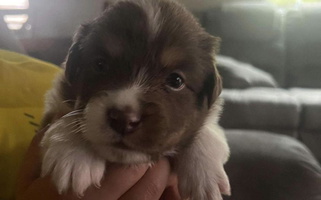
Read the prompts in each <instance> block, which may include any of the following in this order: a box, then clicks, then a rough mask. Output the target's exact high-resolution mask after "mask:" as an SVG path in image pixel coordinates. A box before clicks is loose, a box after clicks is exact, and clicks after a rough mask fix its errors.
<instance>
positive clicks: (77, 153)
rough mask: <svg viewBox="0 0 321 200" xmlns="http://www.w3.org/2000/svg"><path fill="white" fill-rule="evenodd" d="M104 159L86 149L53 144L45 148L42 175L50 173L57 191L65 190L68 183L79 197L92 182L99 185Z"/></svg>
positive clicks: (102, 173) (67, 187)
mask: <svg viewBox="0 0 321 200" xmlns="http://www.w3.org/2000/svg"><path fill="white" fill-rule="evenodd" d="M104 170H105V161H104V160H102V159H100V158H98V157H96V156H94V155H93V154H92V153H91V152H88V151H87V150H86V149H82V148H79V147H78V148H77V147H73V146H69V145H65V144H62V145H55V146H51V147H49V148H48V149H47V151H46V152H45V154H44V158H43V163H42V176H46V175H48V174H50V173H51V176H52V180H53V182H54V184H55V185H56V187H57V189H58V192H59V193H60V194H61V193H63V192H66V191H67V190H68V189H69V188H70V185H71V186H72V190H73V192H75V193H76V194H77V195H78V196H79V197H81V196H83V194H84V192H85V190H86V189H87V188H88V187H89V186H91V185H92V184H93V185H95V186H96V187H99V186H100V181H101V179H102V177H103V175H104Z"/></svg>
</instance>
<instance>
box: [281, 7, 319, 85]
mask: <svg viewBox="0 0 321 200" xmlns="http://www.w3.org/2000/svg"><path fill="white" fill-rule="evenodd" d="M286 19H287V20H286V29H285V39H286V46H287V60H286V66H287V71H288V77H287V82H288V85H287V86H288V87H308V88H321V79H320V74H321V56H320V52H321V23H320V19H321V4H313V5H311V6H303V7H302V8H300V9H298V10H293V11H291V12H288V14H287V17H286Z"/></svg>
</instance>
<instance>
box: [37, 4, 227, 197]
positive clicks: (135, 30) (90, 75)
mask: <svg viewBox="0 0 321 200" xmlns="http://www.w3.org/2000/svg"><path fill="white" fill-rule="evenodd" d="M217 43H218V40H217V38H214V37H212V36H210V35H209V34H208V33H206V32H205V31H204V29H203V28H201V26H200V25H199V23H198V22H197V21H196V20H195V19H194V17H193V16H192V15H191V14H190V13H189V12H188V11H187V10H185V9H184V8H182V7H181V6H180V5H178V4H177V3H175V2H173V1H170V0H127V1H118V2H117V3H115V4H113V5H111V6H109V7H108V8H107V9H106V10H105V12H104V13H103V14H102V15H101V16H100V17H98V18H96V19H95V20H94V21H92V22H90V23H88V24H86V25H83V26H81V27H80V28H79V30H78V31H77V33H76V35H75V36H74V42H73V45H72V46H71V48H70V51H69V54H68V56H67V59H66V62H65V64H64V65H65V71H64V73H62V74H61V75H60V76H59V77H58V78H57V80H56V81H55V85H54V87H53V88H52V89H51V90H50V91H49V92H48V94H47V98H46V99H47V100H46V110H45V117H44V119H43V126H45V125H47V124H51V126H50V128H49V129H48V130H47V131H46V133H45V135H44V138H43V140H42V143H41V145H42V147H43V163H42V176H46V175H48V174H51V176H52V179H53V181H54V183H55V185H56V186H57V188H58V191H59V192H60V193H62V192H65V191H67V190H68V189H69V188H72V190H73V191H74V192H75V193H77V194H78V195H79V196H82V195H83V193H84V191H85V190H86V189H87V188H88V187H89V186H90V185H92V184H93V185H96V186H99V185H100V181H101V179H102V178H103V176H104V172H105V165H106V164H108V163H110V162H114V163H123V164H129V165H134V164H139V163H153V162H155V161H157V160H158V159H159V158H161V157H164V156H165V157H166V156H167V157H171V160H172V161H173V170H174V171H175V172H176V173H177V175H178V180H179V181H178V182H179V190H180V193H181V196H182V197H183V198H190V199H191V200H218V199H221V198H222V197H221V193H223V194H230V186H229V181H228V178H227V176H226V173H225V171H224V168H223V164H224V163H225V162H226V161H227V159H228V156H229V148H228V146H227V143H226V140H225V136H224V133H223V131H222V130H221V128H220V127H219V126H218V124H217V121H218V116H219V114H220V110H221V100H220V99H219V98H218V96H219V94H220V92H221V87H222V86H221V79H220V76H219V73H218V71H217V69H216V67H215V64H214V63H215V62H214V57H213V55H214V54H215V50H216V48H217ZM56 116H62V117H61V118H59V119H58V120H56Z"/></svg>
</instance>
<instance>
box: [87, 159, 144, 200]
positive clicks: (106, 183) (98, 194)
mask: <svg viewBox="0 0 321 200" xmlns="http://www.w3.org/2000/svg"><path fill="white" fill-rule="evenodd" d="M147 170H148V165H147V164H142V165H135V166H124V165H116V164H113V165H110V166H107V168H106V173H105V176H104V179H103V181H102V184H101V185H102V186H101V188H99V189H98V188H95V187H90V188H89V189H88V190H87V191H86V192H85V196H84V198H82V200H91V199H95V200H99V199H110V200H116V199H119V198H120V197H121V196H122V195H123V194H124V193H126V191H128V190H129V189H130V188H131V187H132V186H133V185H135V184H136V183H137V182H138V181H139V180H140V179H141V178H142V177H143V176H144V174H145V173H146V171H147Z"/></svg>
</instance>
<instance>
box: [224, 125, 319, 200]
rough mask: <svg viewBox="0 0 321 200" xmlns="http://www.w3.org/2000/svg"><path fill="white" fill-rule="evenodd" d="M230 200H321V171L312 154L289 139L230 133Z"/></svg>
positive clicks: (269, 134) (260, 134) (295, 141)
mask: <svg viewBox="0 0 321 200" xmlns="http://www.w3.org/2000/svg"><path fill="white" fill-rule="evenodd" d="M226 136H227V140H228V143H229V145H230V148H231V157H230V159H229V161H228V162H227V164H226V166H225V169H226V172H227V175H228V176H229V179H230V183H231V188H232V196H231V197H229V198H224V199H226V200H227V199H229V200H320V198H321V168H320V165H319V164H318V163H317V161H316V160H315V158H314V157H313V156H312V155H311V153H310V151H309V150H308V149H307V148H306V147H305V146H304V145H303V144H302V143H300V142H298V141H297V140H295V139H292V138H290V137H287V136H281V135H274V134H272V133H267V132H260V131H248V130H243V131H242V130H227V131H226Z"/></svg>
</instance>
